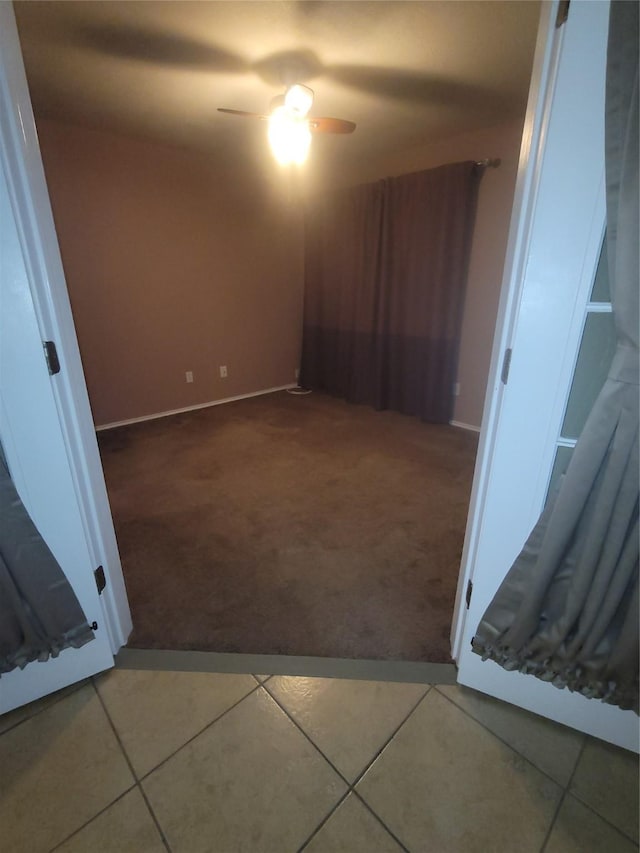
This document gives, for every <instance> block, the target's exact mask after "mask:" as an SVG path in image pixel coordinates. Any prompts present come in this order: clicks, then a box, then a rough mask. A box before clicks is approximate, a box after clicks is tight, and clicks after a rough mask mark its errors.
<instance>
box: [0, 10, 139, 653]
mask: <svg viewBox="0 0 640 853" xmlns="http://www.w3.org/2000/svg"><path fill="white" fill-rule="evenodd" d="M0 158H1V162H2V166H3V168H4V172H5V175H6V180H7V185H8V191H9V196H10V202H11V207H12V210H13V214H14V218H15V222H16V226H17V229H18V238H19V240H20V244H21V248H22V252H23V255H24V260H25V265H26V268H27V276H28V279H29V289H30V291H31V296H32V299H33V304H34V307H35V312H36V318H37V322H38V327H39V330H40V334H41V337H42V340H43V341H45V340H51V341H54V342H55V344H56V349H57V353H58V357H59V361H60V367H61V370H60V373H58V374H57V375H56V376H55V377H52V381H51V386H52V390H53V395H54V399H55V404H56V409H57V413H58V417H59V420H60V425H61V429H62V434H63V437H64V443H65V447H66V452H67V456H68V461H69V467H70V470H71V475H72V478H73V485H74V490H75V493H76V496H77V501H78V505H79V507H80V512H81V516H82V525H83V528H84V533H85V537H86V541H87V545H88V547H89V551H90V555H91V559H92V565H90V566H87V571H88V572H92V571H93V570H94V569H95V568H97V567H98V566H100V565H101V566H102V567H103V568H104V572H105V578H106V580H107V585H106V588H105V589H104V591H103V593H102V595H101V597H100V602H101V605H102V610H103V616H104V624H105V627H106V630H107V632H108V636H109V642H110V646H111V650H112V652H113V653H114V654H115V653H116V652H117V651H118V649H119V648H120V647H121V646H123V645H124V644H125V643H126V642H127V638H128V636H129V634H130V633H131V629H132V622H131V614H130V611H129V604H128V601H127V593H126V589H125V584H124V578H123V575H122V566H121V564H120V555H119V553H118V546H117V543H116V537H115V532H114V528H113V520H112V517H111V510H110V507H109V501H108V497H107V490H106V486H105V482H104V475H103V472H102V465H101V462H100V454H99V451H98V444H97V440H96V434H95V429H94V425H93V418H92V416H91V408H90V404H89V396H88V394H87V387H86V383H85V379H84V373H83V370H82V362H81V359H80V350H79V348H78V342H77V338H76V331H75V326H74V323H73V315H72V313H71V304H70V302H69V295H68V292H67V286H66V281H65V277H64V270H63V266H62V259H61V256H60V249H59V246H58V239H57V236H56V231H55V225H54V221H53V213H52V210H51V204H50V201H49V193H48V189H47V183H46V179H45V174H44V169H43V165H42V159H41V155H40V147H39V143H38V135H37V130H36V124H35V119H34V116H33V110H32V106H31V98H30V95H29V88H28V85H27V79H26V75H25V71H24V63H23V59H22V52H21V49H20V40H19V36H18V29H17V26H16V21H15V16H14V12H13V8H12V5H11V3H0ZM43 357H44V356H43Z"/></svg>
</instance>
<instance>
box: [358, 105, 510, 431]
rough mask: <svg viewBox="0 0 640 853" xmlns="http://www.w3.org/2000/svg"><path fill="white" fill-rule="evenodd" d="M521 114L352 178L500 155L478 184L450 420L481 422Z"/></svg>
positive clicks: (404, 154) (371, 167) (376, 165)
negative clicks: (456, 385) (457, 389)
mask: <svg viewBox="0 0 640 853" xmlns="http://www.w3.org/2000/svg"><path fill="white" fill-rule="evenodd" d="M522 124H523V122H522V119H518V120H513V121H510V122H507V123H504V124H500V125H497V126H495V127H490V128H485V129H483V130H478V131H474V132H472V133H466V134H463V135H460V136H456V137H453V138H450V139H443V140H440V141H438V142H434V143H432V144H431V145H428V146H425V147H422V148H416V149H414V150H411V151H405V152H402V153H398V154H397V155H395V156H392V157H387V158H385V159H384V160H379V161H377V162H374V163H370V164H365V165H363V168H362V170H361V171H360V172H359V173H358V174H357V175H352V176H351V180H352V182H353V183H360V182H363V181H371V180H375V179H376V178H381V177H384V176H385V175H401V174H405V173H408V172H417V171H419V170H420V169H429V168H431V167H433V166H440V165H442V164H443V163H453V162H456V161H461V160H483V159H485V158H486V157H491V158H494V157H500V158H501V160H502V164H501V165H500V167H499V168H498V169H487V170H486V172H485V174H484V177H483V178H482V183H481V185H480V194H479V198H478V215H477V219H476V226H475V231H474V235H473V244H472V249H471V260H470V266H469V278H468V285H467V294H466V299H465V308H464V317H463V321H462V338H461V343H460V360H459V363H458V382H459V384H460V396H459V397H458V399H457V400H456V406H455V412H454V419H455V420H456V421H458V422H460V423H464V424H469V425H471V426H480V422H481V420H482V409H483V406H484V393H485V388H486V384H487V377H488V373H489V362H490V360H491V347H492V344H493V333H494V328H495V322H496V314H497V309H498V299H499V296H500V286H501V283H502V271H503V266H504V257H505V252H506V247H507V237H508V231H509V220H510V216H511V206H512V204H513V192H514V189H515V181H516V174H517V170H518V158H519V155H520V142H521V137H522Z"/></svg>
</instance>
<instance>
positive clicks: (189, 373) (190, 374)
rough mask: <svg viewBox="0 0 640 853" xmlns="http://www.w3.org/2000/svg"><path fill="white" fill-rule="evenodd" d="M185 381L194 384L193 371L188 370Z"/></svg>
mask: <svg viewBox="0 0 640 853" xmlns="http://www.w3.org/2000/svg"><path fill="white" fill-rule="evenodd" d="M185 379H186V380H187V382H193V371H192V370H187V372H186V373H185Z"/></svg>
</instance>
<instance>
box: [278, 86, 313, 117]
mask: <svg viewBox="0 0 640 853" xmlns="http://www.w3.org/2000/svg"><path fill="white" fill-rule="evenodd" d="M312 104H313V89H310V88H309V87H308V86H302V85H301V84H300V83H295V84H294V85H293V86H289V88H288V89H287V91H286V92H285V93H284V105H285V106H286V108H287V109H288V110H289V112H290V113H291V114H292V115H295V116H300V117H301V118H302V117H304V116H306V115H307V113H308V112H309V110H310V109H311V105H312Z"/></svg>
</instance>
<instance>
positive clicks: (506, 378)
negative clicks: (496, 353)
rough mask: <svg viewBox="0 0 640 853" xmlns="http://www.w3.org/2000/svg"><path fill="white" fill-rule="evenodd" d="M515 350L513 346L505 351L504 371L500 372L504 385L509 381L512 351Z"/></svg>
mask: <svg viewBox="0 0 640 853" xmlns="http://www.w3.org/2000/svg"><path fill="white" fill-rule="evenodd" d="M512 352H513V350H512V349H511V347H509V348H508V349H506V350H505V351H504V358H503V359H502V372H501V374H500V379H501V381H502V384H503V385H506V384H507V382H508V381H509V368H510V367H511V353H512Z"/></svg>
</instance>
